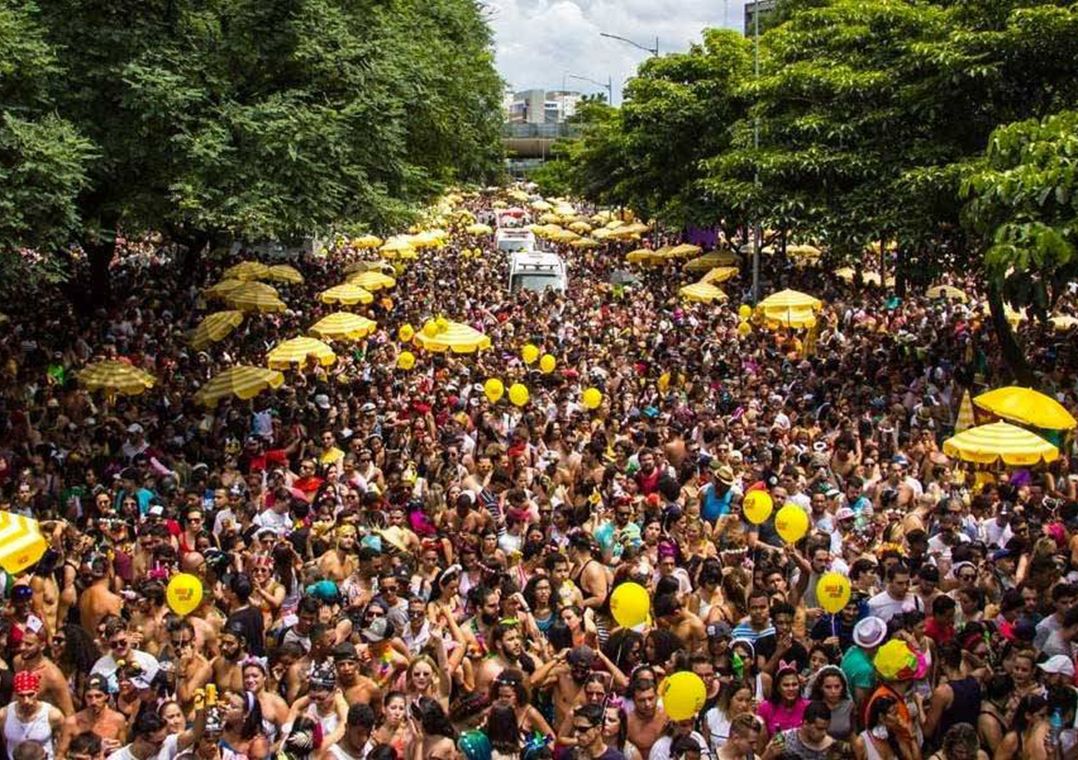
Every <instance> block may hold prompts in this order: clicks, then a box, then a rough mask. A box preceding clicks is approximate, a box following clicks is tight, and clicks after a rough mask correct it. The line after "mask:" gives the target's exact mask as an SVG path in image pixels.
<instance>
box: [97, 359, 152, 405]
mask: <svg viewBox="0 0 1078 760" xmlns="http://www.w3.org/2000/svg"><path fill="white" fill-rule="evenodd" d="M78 378H79V382H81V383H82V384H83V385H85V386H86V387H87V388H89V389H90V390H92V391H97V390H100V391H105V392H106V393H120V394H123V395H125V396H137V395H139V394H140V393H144V392H145V391H146V389H148V388H152V387H153V386H154V384H155V383H156V382H157V379H156V378H155V377H154V376H153V375H151V374H150V373H149V372H143V371H142V370H141V369H138V368H136V367H132V366H131V365H130V364H127V363H125V362H120V361H115V360H113V359H106V360H105V361H100V362H95V363H94V364H88V365H87V366H86V367H85V368H83V369H82V370H81V371H80V372H79V373H78Z"/></svg>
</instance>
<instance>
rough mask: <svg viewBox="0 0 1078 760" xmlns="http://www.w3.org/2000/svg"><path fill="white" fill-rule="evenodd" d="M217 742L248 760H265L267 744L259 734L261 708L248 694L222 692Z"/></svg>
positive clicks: (256, 698)
mask: <svg viewBox="0 0 1078 760" xmlns="http://www.w3.org/2000/svg"><path fill="white" fill-rule="evenodd" d="M221 705H222V707H223V708H224V709H223V711H222V716H221V717H222V720H221V723H222V732H221V742H222V743H223V744H224V745H225V746H226V748H227V749H230V750H232V751H233V752H235V753H236V754H238V755H246V756H247V757H248V758H255V757H265V756H266V754H267V753H268V752H269V748H270V743H269V741H268V740H267V739H266V737H265V736H264V735H263V733H262V705H261V703H260V702H259V701H258V697H257V696H256V695H255V693H254V692H251V691H242V692H241V691H226V692H225V693H224V695H223V697H222V700H221Z"/></svg>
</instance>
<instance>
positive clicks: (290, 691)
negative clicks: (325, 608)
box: [285, 623, 337, 704]
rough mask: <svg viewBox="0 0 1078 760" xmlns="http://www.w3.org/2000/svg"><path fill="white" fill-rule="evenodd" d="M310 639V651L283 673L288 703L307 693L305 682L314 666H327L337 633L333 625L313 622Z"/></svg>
mask: <svg viewBox="0 0 1078 760" xmlns="http://www.w3.org/2000/svg"><path fill="white" fill-rule="evenodd" d="M310 640H311V649H310V651H309V652H307V654H305V655H303V657H300V658H299V659H298V660H296V661H295V662H294V663H292V665H290V666H289V668H288V671H287V674H286V675H285V696H286V697H287V698H288V703H289V704H292V703H293V702H295V701H296V698H297V697H299V696H300V695H302V694H306V693H307V686H308V684H307V682H308V680H309V677H310V675H311V673H312V672H314V669H315V668H317V667H319V666H323V667H326V668H328V667H329V658H330V653H331V652H332V651H333V645H334V644H335V643H336V641H337V635H336V632H335V631H334V629H333V626H331V625H326V624H325V623H315V624H314V625H312V626H311V634H310Z"/></svg>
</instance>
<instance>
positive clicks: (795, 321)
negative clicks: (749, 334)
mask: <svg viewBox="0 0 1078 760" xmlns="http://www.w3.org/2000/svg"><path fill="white" fill-rule="evenodd" d="M763 315H764V322H766V323H767V326H768V327H771V328H776V327H792V328H795V329H798V330H807V329H808V328H810V327H815V326H816V312H814V311H813V310H812V309H774V310H771V311H765V312H763Z"/></svg>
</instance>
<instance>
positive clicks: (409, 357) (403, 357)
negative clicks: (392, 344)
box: [397, 351, 415, 369]
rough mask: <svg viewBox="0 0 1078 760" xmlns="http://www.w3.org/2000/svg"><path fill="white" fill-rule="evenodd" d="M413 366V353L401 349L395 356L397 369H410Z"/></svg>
mask: <svg viewBox="0 0 1078 760" xmlns="http://www.w3.org/2000/svg"><path fill="white" fill-rule="evenodd" d="M414 366H415V354H413V353H412V352H411V351H401V352H400V355H399V356H397V368H398V369H411V368H412V367H414Z"/></svg>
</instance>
